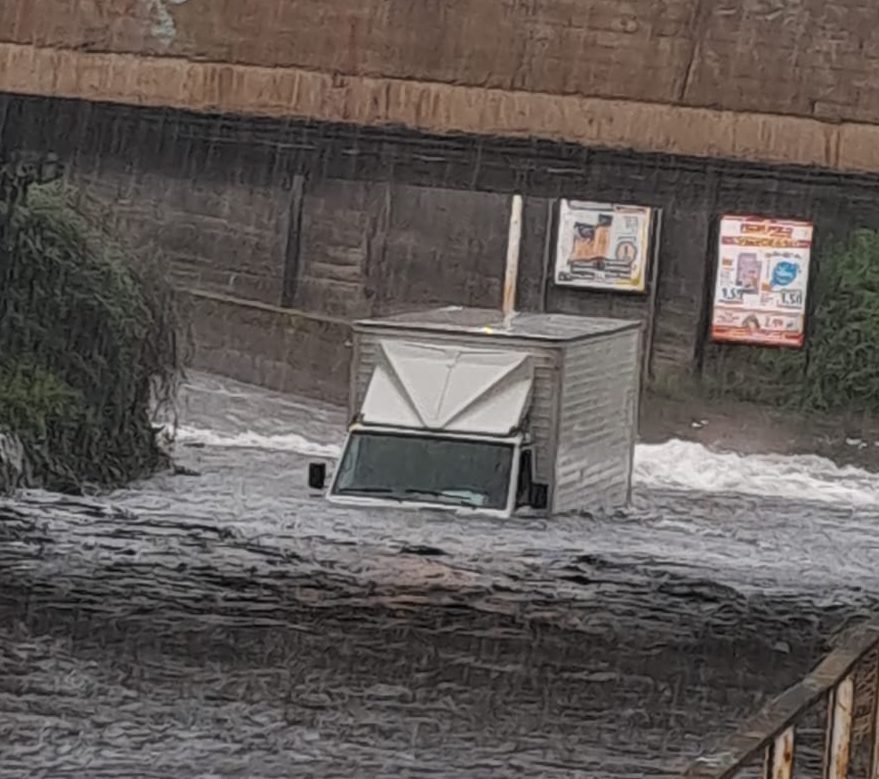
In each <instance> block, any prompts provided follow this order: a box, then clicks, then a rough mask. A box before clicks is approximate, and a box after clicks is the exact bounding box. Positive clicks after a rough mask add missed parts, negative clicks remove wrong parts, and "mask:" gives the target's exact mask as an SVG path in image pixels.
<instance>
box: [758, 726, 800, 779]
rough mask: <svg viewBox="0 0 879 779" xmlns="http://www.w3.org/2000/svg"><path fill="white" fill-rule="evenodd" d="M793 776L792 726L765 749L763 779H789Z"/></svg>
mask: <svg viewBox="0 0 879 779" xmlns="http://www.w3.org/2000/svg"><path fill="white" fill-rule="evenodd" d="M793 775H794V726H793V725H791V726H790V727H788V728H785V729H784V730H783V731H781V733H779V734H778V735H777V736H776V737H775V740H774V741H773V742H772V744H771V745H770V746H769V747H768V748H767V749H766V765H765V767H764V769H763V776H764V779H791V777H793Z"/></svg>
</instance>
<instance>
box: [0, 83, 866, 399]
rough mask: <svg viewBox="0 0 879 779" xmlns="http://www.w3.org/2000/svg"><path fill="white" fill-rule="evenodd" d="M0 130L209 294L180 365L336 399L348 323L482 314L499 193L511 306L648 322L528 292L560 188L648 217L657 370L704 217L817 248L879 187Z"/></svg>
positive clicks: (703, 273)
mask: <svg viewBox="0 0 879 779" xmlns="http://www.w3.org/2000/svg"><path fill="white" fill-rule="evenodd" d="M0 119H2V121H0V125H2V127H3V134H2V136H0V143H2V144H3V145H4V147H5V148H32V149H43V150H53V151H55V152H57V153H59V154H60V155H61V157H62V158H63V159H64V160H65V161H67V163H68V165H69V171H70V173H69V175H70V180H71V182H72V183H74V184H76V185H77V189H78V191H79V192H80V193H81V194H82V196H83V197H84V198H86V199H87V201H88V202H90V203H91V207H92V209H93V211H94V212H96V213H99V214H102V215H104V216H105V217H106V218H107V219H109V220H111V221H114V222H115V223H116V228H117V229H118V230H119V231H120V232H121V233H122V234H123V235H125V236H126V237H127V238H128V239H129V240H130V241H131V242H132V243H133V244H134V245H135V246H136V247H137V248H138V249H139V250H149V249H151V248H154V249H156V250H160V251H162V252H163V253H164V254H165V255H166V256H167V257H168V258H169V260H170V262H171V268H172V272H173V274H174V277H175V280H176V281H177V283H178V284H179V285H181V286H184V287H187V288H189V289H191V290H195V291H198V292H201V293H207V297H206V296H205V295H204V294H202V295H201V296H200V297H198V300H199V301H200V303H199V305H198V306H196V307H195V308H194V309H193V310H194V312H195V314H196V321H195V325H196V335H197V342H198V351H197V356H198V364H200V365H201V366H202V367H209V368H212V369H223V370H225V371H226V372H231V373H233V375H236V376H238V377H239V378H248V377H249V378H250V380H252V381H258V382H260V383H266V384H268V385H270V386H275V387H279V388H284V389H291V388H297V389H300V390H302V391H306V392H312V393H316V394H319V395H324V396H330V395H332V396H333V397H337V398H338V397H340V396H341V397H343V396H344V393H345V391H346V389H347V386H346V380H347V379H346V377H347V371H346V364H345V363H346V359H347V358H346V356H345V355H346V352H345V347H344V341H345V339H346V337H347V336H346V333H347V329H346V328H347V326H346V323H347V322H348V321H349V320H350V319H352V318H355V317H360V316H365V315H370V314H376V313H385V312H390V311H397V310H401V309H411V308H416V307H421V306H428V305H437V304H447V303H451V304H464V305H478V306H498V305H499V303H500V297H501V282H502V277H503V264H504V254H505V248H506V236H507V220H508V215H509V204H510V195H511V194H512V193H513V192H522V193H524V195H525V211H524V232H523V245H522V256H521V276H520V283H519V297H518V305H519V307H520V308H522V309H526V310H544V309H545V310H549V311H560V312H569V313H584V314H592V315H603V316H606V315H609V316H616V317H622V318H634V319H640V320H646V319H647V317H648V313H649V307H648V296H646V295H627V294H613V293H597V292H585V291H582V290H573V289H568V288H558V287H555V286H554V285H552V284H551V283H546V281H547V276H548V275H549V274H548V271H549V265H550V263H551V260H552V257H551V251H552V245H553V240H552V239H553V235H552V223H551V219H548V216H550V215H551V213H552V211H553V210H554V208H555V203H556V201H557V199H558V198H560V197H575V198H584V199H597V200H605V201H611V202H622V203H636V204H643V205H650V206H654V207H656V208H659V209H661V210H662V231H661V240H660V246H659V262H660V266H659V275H658V288H657V290H656V292H657V309H656V317H655V321H654V322H653V325H652V330H653V335H654V339H653V352H652V355H651V358H652V367H653V369H654V372H655V373H656V374H657V375H658V376H660V377H662V376H665V375H674V374H675V373H678V372H686V371H688V370H690V369H691V368H692V366H694V365H695V364H696V363H697V362H698V360H699V358H700V355H701V354H702V348H703V345H704V344H703V342H704V335H705V330H706V328H705V321H704V317H705V314H706V310H707V309H706V301H707V287H708V285H709V284H710V280H711V273H712V267H713V258H714V252H715V240H716V238H715V235H714V230H715V228H716V224H717V219H718V217H719V216H720V215H721V214H722V213H730V212H752V213H758V214H763V215H776V216H783V217H801V218H807V219H812V220H814V221H815V223H816V226H817V232H816V235H817V241H818V247H817V249H818V252H819V254H820V251H821V249H822V248H823V247H824V246H826V245H827V244H828V243H830V242H831V241H833V240H834V239H835V238H836V237H843V236H845V235H846V234H847V233H848V232H849V231H850V230H851V229H852V228H853V227H856V226H874V227H876V226H879V196H877V194H876V193H877V191H879V189H877V187H876V184H877V182H876V181H875V180H873V179H867V178H856V177H851V176H849V177H840V176H836V175H830V174H820V173H815V172H804V171H800V170H793V169H769V168H766V167H761V166H756V165H752V166H744V165H724V164H720V163H712V162H706V161H704V160H696V159H689V158H671V157H656V156H647V155H635V154H620V153H612V152H606V151H603V152H602V151H590V150H586V149H582V148H578V147H573V146H563V145H559V144H536V143H527V144H526V143H522V144H511V143H509V142H506V141H504V142H501V141H497V142H494V141H488V140H485V139H480V138H457V139H448V138H440V137H435V136H425V135H415V134H408V133H403V132H400V133H396V134H388V133H382V132H378V131H370V130H366V129H364V128H360V129H357V130H356V131H352V130H351V129H350V128H347V127H344V126H328V125H316V124H313V123H286V122H245V121H242V120H232V119H229V118H223V117H212V118H210V119H207V118H203V117H198V116H195V115H190V114H182V113H179V112H155V111H144V110H137V111H134V110H130V109H122V108H119V107H113V106H97V105H94V104H89V103H75V102H66V101H47V100H38V99H14V100H9V99H7V100H3V99H0ZM207 301H210V302H207ZM281 306H286V307H288V308H292V309H294V310H293V311H292V312H290V311H286V312H285V311H284V310H282V308H281ZM291 323H293V324H291ZM333 393H334V394H333Z"/></svg>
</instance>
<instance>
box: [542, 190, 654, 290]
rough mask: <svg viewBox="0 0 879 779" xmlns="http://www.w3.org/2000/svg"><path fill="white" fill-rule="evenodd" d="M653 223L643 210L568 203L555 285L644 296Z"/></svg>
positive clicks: (563, 213) (562, 217)
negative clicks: (634, 293)
mask: <svg viewBox="0 0 879 779" xmlns="http://www.w3.org/2000/svg"><path fill="white" fill-rule="evenodd" d="M652 217H653V212H652V210H651V209H649V208H643V207H640V206H620V205H610V204H604V203H584V202H580V201H577V200H562V201H561V203H560V205H559V229H558V238H557V243H556V260H555V283H556V284H560V285H565V286H572V287H584V288H589V289H613V290H618V291H625V292H644V290H645V288H646V286H647V264H648V258H649V257H650V254H649V251H650V245H649V244H650V228H651V220H652Z"/></svg>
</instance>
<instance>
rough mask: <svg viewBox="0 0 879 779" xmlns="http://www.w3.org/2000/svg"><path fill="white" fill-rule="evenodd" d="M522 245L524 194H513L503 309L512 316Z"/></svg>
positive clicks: (514, 306)
mask: <svg viewBox="0 0 879 779" xmlns="http://www.w3.org/2000/svg"><path fill="white" fill-rule="evenodd" d="M521 245H522V196H521V195H513V200H512V203H511V204H510V232H509V234H508V237H507V263H506V266H505V268H504V298H503V304H502V310H503V313H504V316H505V317H510V316H512V314H513V311H514V310H515V308H516V289H517V286H518V281H519V250H520V248H521Z"/></svg>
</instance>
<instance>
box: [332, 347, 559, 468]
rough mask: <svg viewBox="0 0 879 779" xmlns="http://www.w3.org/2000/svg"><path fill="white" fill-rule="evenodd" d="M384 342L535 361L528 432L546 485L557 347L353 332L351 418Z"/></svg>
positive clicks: (552, 442) (550, 462) (551, 446)
mask: <svg viewBox="0 0 879 779" xmlns="http://www.w3.org/2000/svg"><path fill="white" fill-rule="evenodd" d="M384 339H399V340H415V341H419V342H422V343H446V344H448V343H450V342H454V343H456V344H461V345H462V346H471V347H478V348H483V349H497V350H499V351H506V350H510V351H516V352H522V351H527V352H528V353H529V354H531V355H532V359H533V360H534V389H533V399H532V403H531V410H530V411H529V422H530V423H529V430H530V431H531V434H532V437H533V440H534V450H535V451H534V454H535V465H536V476H537V479H538V480H540V481H546V482H549V481H550V479H551V476H552V472H553V466H554V460H553V457H554V454H553V452H554V448H555V435H556V405H557V400H556V398H557V396H558V391H559V390H558V381H559V376H560V367H559V366H560V360H561V349H560V348H559V347H558V346H553V345H547V346H539V345H536V344H535V343H533V342H532V343H525V342H522V341H514V340H511V339H509V338H503V339H501V338H495V339H491V338H486V337H484V336H468V335H455V336H450V335H448V334H442V333H429V332H424V331H420V332H417V333H415V332H408V331H406V330H399V331H397V332H382V333H378V332H362V331H360V332H355V334H354V340H355V344H354V359H355V361H356V364H355V366H354V367H353V370H352V393H351V400H352V403H351V406H350V411H351V414H352V416H353V415H354V414H355V413H356V412H357V410H358V409H359V408H360V406H361V403H362V402H363V398H364V396H365V395H366V389H367V387H368V386H369V379H370V377H371V376H372V371H373V369H374V368H375V364H376V361H377V359H378V354H379V342H380V341H381V340H384Z"/></svg>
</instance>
